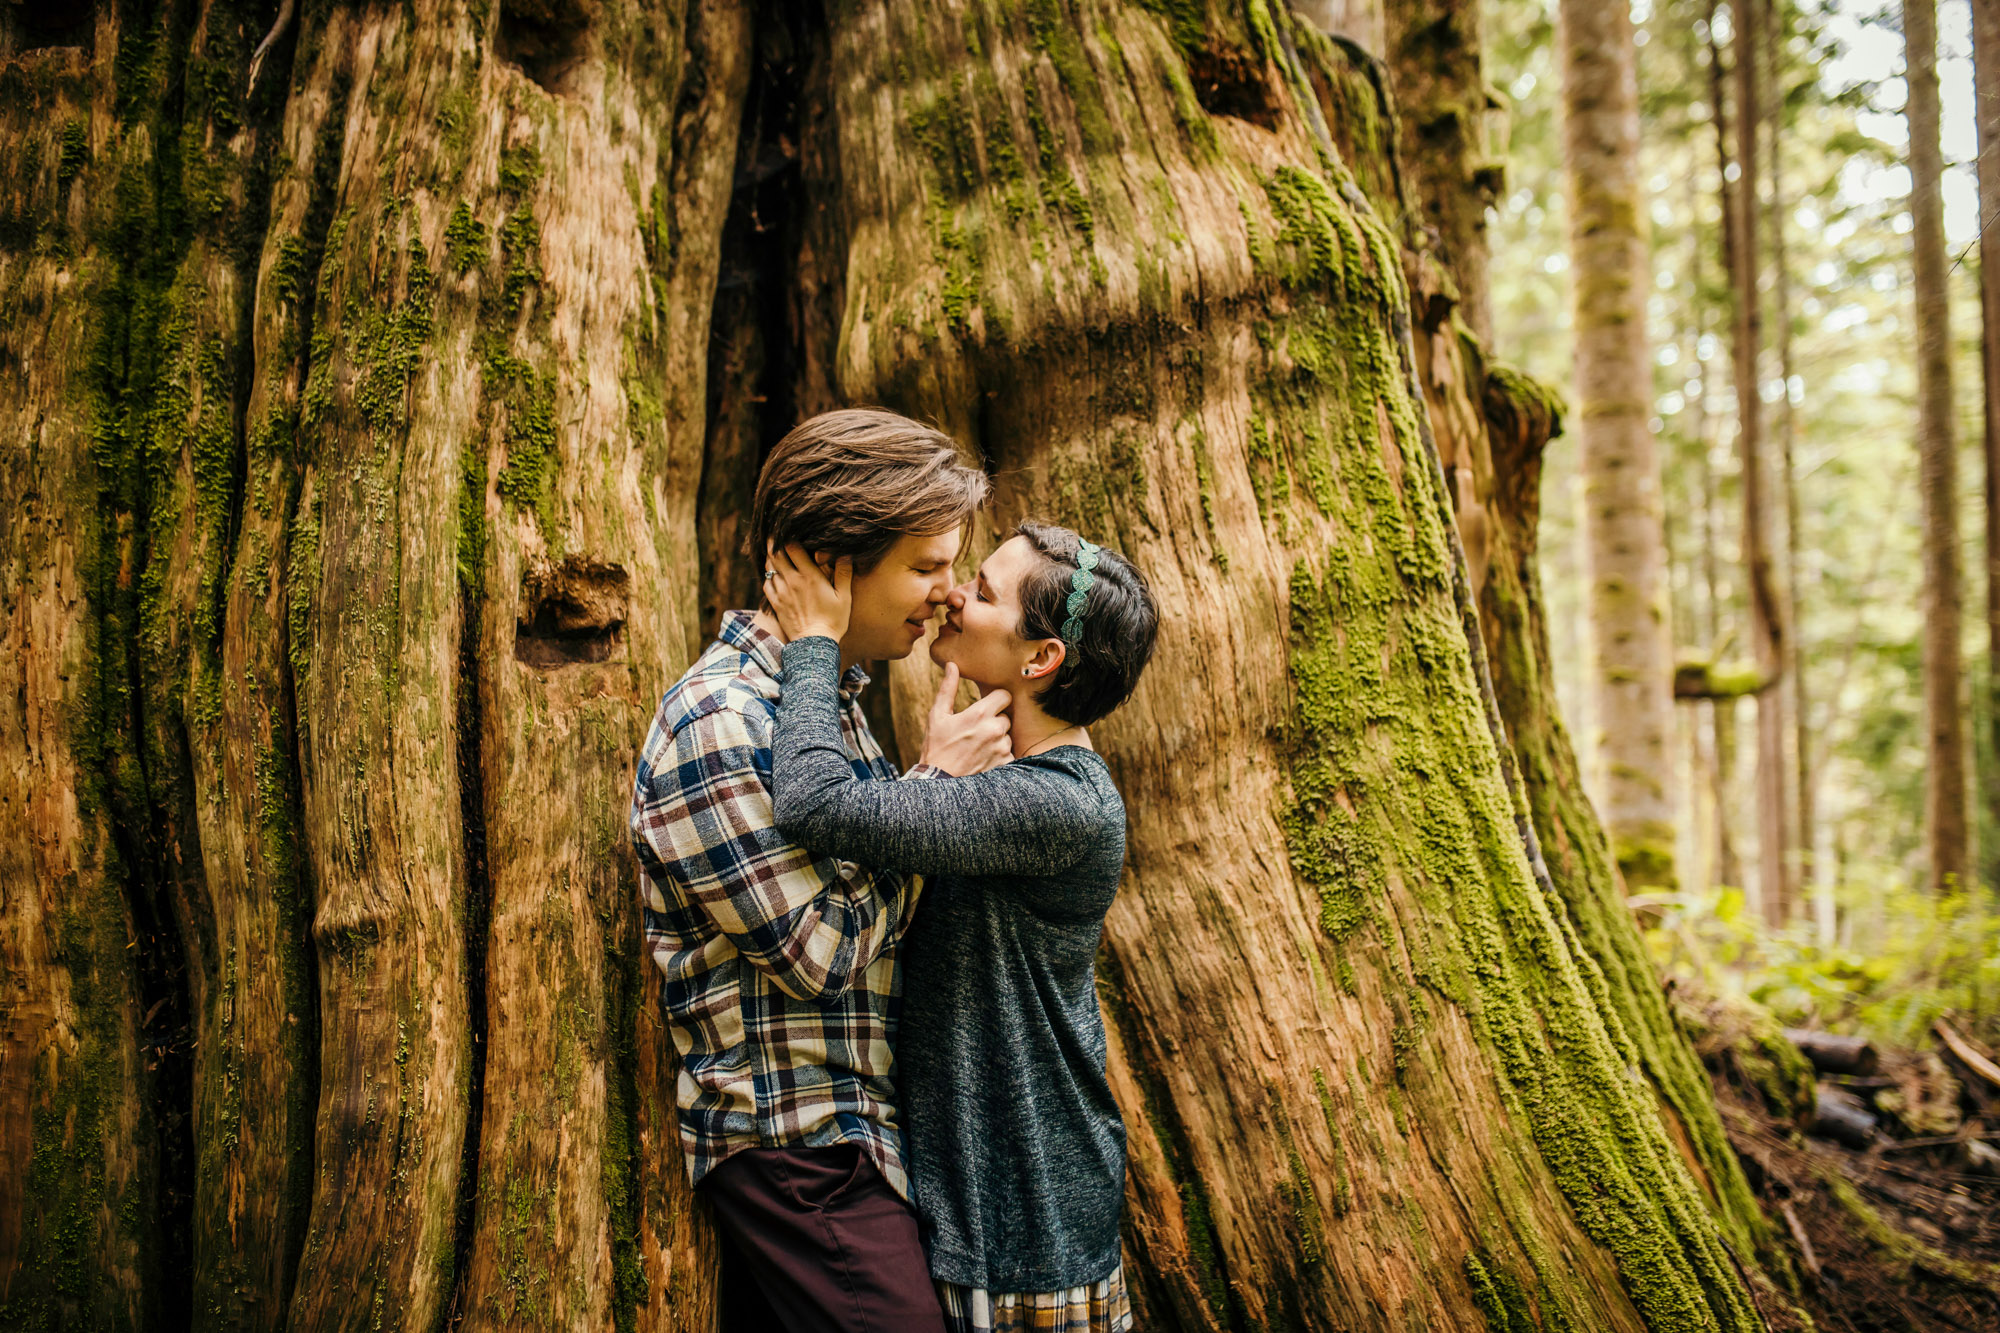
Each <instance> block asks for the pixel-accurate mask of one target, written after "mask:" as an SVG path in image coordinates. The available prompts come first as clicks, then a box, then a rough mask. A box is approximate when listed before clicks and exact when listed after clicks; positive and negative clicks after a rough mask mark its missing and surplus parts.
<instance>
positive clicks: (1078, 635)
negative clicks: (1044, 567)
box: [1062, 537, 1104, 648]
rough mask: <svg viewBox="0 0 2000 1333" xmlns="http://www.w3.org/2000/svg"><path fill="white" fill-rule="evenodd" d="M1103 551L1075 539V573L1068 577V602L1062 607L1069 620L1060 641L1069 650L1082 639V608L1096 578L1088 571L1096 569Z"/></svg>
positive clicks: (1088, 598)
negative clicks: (1067, 646) (1066, 645)
mask: <svg viewBox="0 0 2000 1333" xmlns="http://www.w3.org/2000/svg"><path fill="white" fill-rule="evenodd" d="M1103 549H1104V548H1103V547H1101V546H1099V545H1097V544H1096V543H1094V542H1089V541H1085V540H1084V539H1083V538H1081V537H1078V538H1077V539H1076V573H1074V574H1072V575H1070V576H1069V601H1068V602H1066V603H1065V604H1064V606H1063V610H1064V611H1066V612H1068V614H1069V619H1068V620H1065V621H1063V627H1062V640H1063V642H1064V643H1065V644H1068V645H1069V646H1070V647H1071V648H1074V647H1076V645H1077V643H1078V641H1079V640H1081V639H1082V638H1083V608H1084V606H1085V605H1086V604H1088V603H1089V601H1090V585H1091V584H1092V583H1093V582H1095V581H1096V577H1097V576H1096V575H1094V574H1092V573H1091V572H1090V571H1091V570H1093V569H1096V568H1097V557H1098V554H1099V553H1100V552H1101V551H1103Z"/></svg>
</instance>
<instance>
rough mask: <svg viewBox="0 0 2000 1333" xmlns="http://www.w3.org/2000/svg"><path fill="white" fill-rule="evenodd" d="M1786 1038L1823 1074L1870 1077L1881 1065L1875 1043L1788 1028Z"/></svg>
mask: <svg viewBox="0 0 2000 1333" xmlns="http://www.w3.org/2000/svg"><path fill="white" fill-rule="evenodd" d="M1785 1037H1786V1039H1787V1040H1789V1041H1790V1042H1791V1043H1792V1045H1794V1046H1796V1047H1798V1048H1799V1050H1800V1052H1801V1053H1803V1054H1804V1056H1805V1057H1806V1059H1808V1060H1810V1061H1812V1066H1813V1068H1814V1069H1817V1070H1818V1071H1819V1072H1820V1073H1822V1074H1858V1075H1861V1076H1862V1077H1866V1076H1868V1075H1869V1074H1872V1073H1874V1072H1875V1068H1876V1066H1877V1065H1878V1064H1880V1063H1881V1057H1880V1056H1879V1055H1878V1054H1877V1053H1876V1050H1875V1046H1874V1043H1873V1042H1870V1041H1869V1040H1868V1039H1867V1038H1866V1037H1843V1036H1840V1035H1839V1034H1838V1033H1833V1032H1812V1031H1808V1030H1807V1029H1805V1028H1786V1029H1785Z"/></svg>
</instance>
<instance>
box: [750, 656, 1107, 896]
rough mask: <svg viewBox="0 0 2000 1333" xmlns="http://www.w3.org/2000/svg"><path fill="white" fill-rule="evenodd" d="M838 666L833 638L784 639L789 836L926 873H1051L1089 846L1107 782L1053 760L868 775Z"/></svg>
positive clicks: (777, 782)
mask: <svg viewBox="0 0 2000 1333" xmlns="http://www.w3.org/2000/svg"><path fill="white" fill-rule="evenodd" d="M839 671H840V649H839V647H838V645H836V644H835V643H834V641H833V640H832V639H828V638H824V637H820V636H814V637H812V638H806V639H794V640H793V641H792V642H791V643H789V644H787V645H785V680H784V693H783V696H782V697H781V698H780V699H779V701H778V725H777V731H776V733H775V734H774V736H773V738H772V747H771V799H772V806H773V811H774V814H775V817H776V821H777V826H778V829H779V830H780V831H781V832H782V833H784V835H785V836H786V837H788V838H790V839H792V840H793V841H794V842H797V843H799V844H801V845H803V846H806V847H810V848H812V849H814V850H815V851H819V852H822V853H825V854H827V855H831V856H839V857H843V858H845V859H847V860H851V861H859V862H860V863H861V864H862V865H865V866H870V867H880V868H894V869H897V870H907V871H915V872H918V873H921V874H959V875H1006V874H1016V875H1047V874H1053V873H1055V872H1056V871H1059V870H1062V869H1063V868H1065V867H1066V866H1069V865H1072V864H1074V863H1075V862H1076V861H1077V859H1078V858H1079V857H1081V856H1082V855H1083V854H1084V852H1086V851H1087V850H1089V839H1090V838H1091V836H1092V835H1093V833H1094V831H1095V830H1096V827H1097V824H1098V822H1099V816H1100V815H1101V813H1102V811H1101V810H1100V802H1099V799H1098V796H1097V792H1096V790H1095V789H1094V788H1092V787H1091V786H1090V784H1088V783H1086V782H1083V781H1081V780H1080V779H1078V778H1075V777H1072V776H1070V775H1069V774H1068V773H1065V772H1063V771H1062V770H1061V769H1058V768H1055V767H1052V766H1048V765H1043V764H1031V763H1022V762H1015V763H1011V764H1003V765H1001V766H1000V767H999V768H993V769H988V770H987V771H986V772H984V773H975V774H973V775H971V776H969V777H963V778H935V779H933V780H931V781H929V782H881V781H877V780H874V779H870V778H863V777H857V776H856V775H855V772H854V766H853V763H852V761H851V760H849V759H848V757H847V749H846V746H845V745H843V744H842V742H841V738H840V696H839Z"/></svg>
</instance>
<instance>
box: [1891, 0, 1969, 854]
mask: <svg viewBox="0 0 2000 1333" xmlns="http://www.w3.org/2000/svg"><path fill="white" fill-rule="evenodd" d="M1903 41H1904V51H1905V57H1904V58H1905V61H1906V78H1907V79H1908V82H1909V89H1910V93H1909V101H1908V108H1909V110H1908V115H1909V122H1910V220H1911V222H1912V223H1913V224H1914V235H1913V237H1912V241H1913V246H1914V265H1915V277H1916V290H1915V299H1916V310H1915V314H1916V320H1917V459H1918V478H1917V491H1918V494H1919V496H1920V497H1921V499H1922V505H1923V550H1924V591H1923V609H1924V635H1923V644H1924V759H1925V767H1924V825H1925V843H1926V851H1927V852H1928V853H1929V860H1930V882H1931V886H1932V888H1934V889H1940V888H1944V887H1946V886H1948V885H1953V884H1956V885H1960V886H1964V885H1967V884H1968V883H1969V881H1968V879H1967V872H1968V871H1969V870H1970V868H1971V867H1970V865H1969V863H1968V853H1969V850H1970V847H1969V843H1970V830H1969V827H1968V816H1969V806H1968V793H1967V791H1966V775H1965V736H1966V732H1965V711H1964V706H1963V704H1962V702H1961V698H1960V690H1961V680H1960V677H1961V674H1962V666H1961V663H1960V661H1959V635H1960V628H1959V620H1960V616H1961V614H1962V601H1963V591H1962V589H1961V587H1960V576H1959V567H1958V453H1957V447H1956V444H1955V442H1954V431H1953V426H1952V397H1951V306H1950V300H1949V294H1948V291H1947V288H1946V281H1947V276H1946V273H1945V249H1944V204H1943V198H1942V195H1941V193H1940V190H1941V186H1940V181H1941V179H1942V177H1943V175H1944V161H1943V155H1942V152H1941V150H1940V148H1939V142H1938V80H1937V5H1936V3H1935V0H1904V4H1903Z"/></svg>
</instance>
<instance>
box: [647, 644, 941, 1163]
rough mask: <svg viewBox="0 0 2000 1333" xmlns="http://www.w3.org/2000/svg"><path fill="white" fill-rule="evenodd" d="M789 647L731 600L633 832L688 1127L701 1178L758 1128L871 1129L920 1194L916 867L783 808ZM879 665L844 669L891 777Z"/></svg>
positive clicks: (652, 741)
mask: <svg viewBox="0 0 2000 1333" xmlns="http://www.w3.org/2000/svg"><path fill="white" fill-rule="evenodd" d="M782 651H783V648H782V644H781V643H780V641H779V640H778V639H777V638H776V637H775V636H773V635H770V634H768V633H765V632H764V631H763V630H760V629H758V628H757V627H756V625H755V624H754V623H753V621H752V618H751V614H750V613H749V612H747V611H731V612H729V613H728V614H727V615H726V616H725V617H724V618H723V621H722V629H721V633H720V636H719V637H718V639H717V641H716V642H715V643H713V644H711V645H710V646H709V647H708V649H707V650H706V651H705V652H703V653H702V655H701V657H700V659H699V660H697V661H696V662H695V664H694V666H692V667H691V668H689V670H688V673H687V674H686V675H685V676H682V677H681V679H680V681H679V683H678V684H676V685H675V686H674V687H673V688H672V689H671V690H669V691H668V692H667V694H666V697H665V698H664V699H662V700H661V701H660V711H659V713H658V714H657V715H656V716H655V717H654V719H653V728H652V731H651V732H650V733H649V734H648V735H647V737H646V744H645V748H644V749H643V750H642V751H641V752H640V755H639V773H638V781H637V783H636V786H635V789H634V791H633V796H632V818H631V826H632V843H633V846H634V847H635V848H636V849H637V851H638V855H639V865H640V869H641V872H642V873H641V876H640V879H641V899H642V907H643V911H644V917H645V928H646V947H647V952H649V953H650V954H651V955H652V957H653V961H654V962H655V963H657V964H658V965H659V967H660V969H661V971H662V972H664V973H665V974H666V982H665V985H664V987H663V988H662V991H661V1003H662V1006H663V1008H664V1009H665V1010H666V1017H667V1026H668V1028H669V1029H670V1030H671V1031H672V1033H673V1036H674V1045H675V1046H676V1047H677V1048H678V1049H679V1051H680V1057H681V1074H680V1081H679V1085H678V1087H677V1089H676V1098H675V1100H676V1101H677V1103H678V1105H679V1109H680V1125H681V1145H682V1147H683V1148H685V1149H686V1152H687V1159H688V1171H689V1174H690V1175H691V1176H692V1178H693V1179H694V1180H695V1181H696V1182H697V1183H699V1182H700V1180H701V1178H702V1177H703V1176H704V1175H706V1174H707V1173H708V1172H709V1171H710V1170H712V1169H713V1168H714V1167H715V1166H716V1165H718V1164H719V1163H721V1162H722V1161H723V1160H724V1159H725V1158H727V1157H728V1156H729V1155H730V1154H731V1153H734V1152H737V1151H740V1150H741V1149H744V1148H771V1147H780V1146H806V1147H817V1146H820V1145H823V1144H829V1143H839V1142H853V1143H858V1144H859V1145H861V1148H862V1151H864V1152H866V1153H867V1154H868V1156H869V1157H870V1158H871V1159H872V1160H873V1161H874V1163H875V1166H876V1168H877V1169H878V1170H879V1171H881V1173H882V1175H883V1176H884V1178H886V1179H887V1180H888V1181H889V1183H890V1184H891V1185H892V1186H894V1187H895V1189H896V1191H897V1193H899V1194H902V1195H904V1196H905V1197H907V1196H908V1194H909V1185H908V1178H907V1176H906V1175H905V1172H904V1168H903V1156H902V1131H901V1130H900V1128H899V1127H898V1124H897V1112H896V1092H895V1087H894V1085H893V1084H892V1082H891V1080H890V1073H891V1068H890V1061H891V1056H890V1051H891V1043H892V1042H893V1041H894V1039H895V1030H896V1011H897V1007H898V999H897V989H898V962H897V958H896V944H897V942H898V941H899V940H900V939H901V938H902V935H903V932H904V930H905V929H907V927H908V925H909V921H910V914H911V910H912V908H913V907H914V906H915V901H916V897H917V891H918V886H917V883H916V881H915V880H914V879H906V878H905V877H903V876H900V875H895V874H890V873H888V872H882V873H875V872H871V871H868V870H865V869H862V868H861V867H858V866H856V865H854V864H853V863H851V862H843V861H836V860H834V859H833V858H831V857H816V856H814V855H813V854H812V853H811V852H809V851H807V850H806V849H805V848H803V847H798V846H794V845H793V844H792V843H790V842H787V841H786V840H785V838H784V836H783V835H782V834H780V833H779V832H778V831H777V830H776V829H775V828H773V827H772V826H771V819H772V815H771V732H772V728H773V726H774V725H775V722H776V718H777V706H778V688H779V679H780V677H781V675H782V668H781V666H780V662H781V653H782ZM867 679H868V678H867V677H866V676H865V675H863V674H862V673H861V672H860V670H859V668H855V669H853V670H851V671H850V672H849V673H848V675H847V677H846V678H845V679H844V680H843V681H842V695H843V699H842V708H841V732H842V736H843V739H844V740H845V741H846V743H847V750H848V754H849V755H850V756H851V757H852V758H853V761H854V771H855V773H856V774H857V775H859V776H862V777H872V778H893V777H895V775H896V774H895V770H894V769H893V768H892V767H891V766H890V764H889V761H888V760H887V759H885V758H884V757H883V755H882V750H881V747H880V746H878V745H877V744H876V743H875V738H874V736H873V735H871V734H870V733H869V730H868V723H867V721H866V719H865V718H863V716H862V713H861V705H860V699H859V695H860V689H861V686H862V685H864V684H866V683H867ZM924 775H927V773H926V774H924ZM911 776H913V777H914V776H919V774H916V773H913V774H912V775H911Z"/></svg>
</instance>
